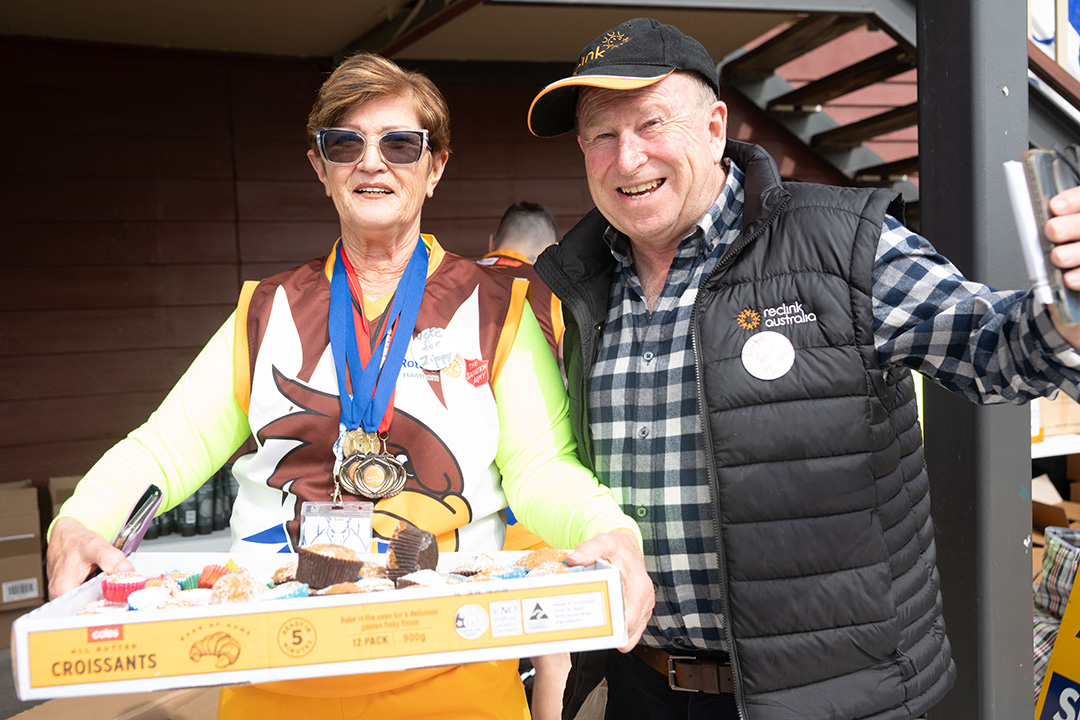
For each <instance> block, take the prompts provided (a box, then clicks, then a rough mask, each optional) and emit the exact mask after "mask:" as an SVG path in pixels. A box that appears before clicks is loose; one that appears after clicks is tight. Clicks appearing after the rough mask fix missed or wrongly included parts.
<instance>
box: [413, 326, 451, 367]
mask: <svg viewBox="0 0 1080 720" xmlns="http://www.w3.org/2000/svg"><path fill="white" fill-rule="evenodd" d="M456 353H457V351H456V350H455V348H454V341H453V340H452V339H451V337H450V333H448V332H446V330H444V329H443V328H427V329H425V330H421V331H420V332H418V333H417V334H416V335H415V336H414V337H413V339H412V343H411V344H410V345H409V354H411V355H412V359H413V360H414V361H415V362H416V364H417V365H419V366H420V367H422V368H424V369H425V370H428V371H430V372H436V371H438V370H442V369H443V368H444V367H446V366H447V365H449V364H450V363H452V362H454V356H455V355H456Z"/></svg>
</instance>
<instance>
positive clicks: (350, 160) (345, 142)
mask: <svg viewBox="0 0 1080 720" xmlns="http://www.w3.org/2000/svg"><path fill="white" fill-rule="evenodd" d="M315 141H316V143H318V145H319V152H320V153H321V154H322V156H323V159H324V160H326V162H328V163H331V164H332V165H354V164H356V163H358V162H360V161H361V160H363V158H364V152H365V151H366V150H367V145H368V143H367V137H366V136H365V135H364V133H362V132H360V131H359V130H346V129H344V128H319V129H318V130H316V131H315ZM375 144H376V145H377V146H378V148H379V156H380V157H381V158H382V159H383V161H384V162H386V163H387V164H389V165H414V164H416V163H417V162H419V161H420V156H421V155H423V153H424V147H425V146H427V144H428V131H427V130H386V131H385V132H381V133H379V135H378V137H376V138H375Z"/></svg>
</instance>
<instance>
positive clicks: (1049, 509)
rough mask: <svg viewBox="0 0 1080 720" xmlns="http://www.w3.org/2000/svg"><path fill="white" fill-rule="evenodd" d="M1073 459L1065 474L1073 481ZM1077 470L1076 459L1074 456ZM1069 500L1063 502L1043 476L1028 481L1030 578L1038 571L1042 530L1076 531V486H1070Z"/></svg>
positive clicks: (1079, 503)
mask: <svg viewBox="0 0 1080 720" xmlns="http://www.w3.org/2000/svg"><path fill="white" fill-rule="evenodd" d="M1073 457H1074V456H1069V474H1068V476H1069V477H1070V478H1072V477H1073V472H1072V471H1073V469H1074V468H1073ZM1075 457H1076V459H1077V460H1076V461H1077V465H1078V468H1077V469H1078V470H1080V456H1075ZM1070 491H1071V494H1070V499H1069V500H1065V499H1064V498H1062V497H1061V493H1059V492H1058V490H1057V488H1056V487H1054V483H1053V482H1051V480H1050V478H1049V477H1048V476H1047V475H1040V476H1039V477H1036V478H1032V479H1031V544H1032V548H1031V563H1032V572H1033V576H1037V575H1038V574H1039V571H1040V570H1042V556H1043V548H1044V547H1045V546H1046V535H1045V533H1046V528H1048V527H1080V482H1078V481H1075V480H1074V481H1072V482H1071V483H1070Z"/></svg>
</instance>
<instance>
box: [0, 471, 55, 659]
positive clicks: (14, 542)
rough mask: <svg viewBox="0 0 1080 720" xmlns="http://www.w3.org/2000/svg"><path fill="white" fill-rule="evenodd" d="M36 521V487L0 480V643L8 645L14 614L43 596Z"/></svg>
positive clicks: (39, 529)
mask: <svg viewBox="0 0 1080 720" xmlns="http://www.w3.org/2000/svg"><path fill="white" fill-rule="evenodd" d="M40 522H41V521H40V518H39V516H38V492H37V488H35V487H33V486H32V485H31V484H30V482H29V481H23V482H15V483H3V484H0V647H4V648H6V647H10V644H11V623H12V622H13V621H14V620H15V618H17V617H19V616H20V615H23V614H25V613H27V612H29V611H30V610H32V609H34V608H36V607H37V606H38V605H40V604H41V602H42V598H43V597H44V591H45V583H44V574H43V572H42V570H43V568H42V557H41V525H40Z"/></svg>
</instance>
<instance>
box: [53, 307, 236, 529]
mask: <svg viewBox="0 0 1080 720" xmlns="http://www.w3.org/2000/svg"><path fill="white" fill-rule="evenodd" d="M235 320H236V316H235V314H234V315H233V316H232V317H230V318H229V319H228V320H226V321H225V324H224V325H222V326H221V327H220V328H219V329H218V331H217V332H216V333H215V334H214V336H213V337H212V338H211V339H210V342H208V343H207V344H206V347H204V348H203V349H202V351H201V352H200V353H199V355H198V357H196V358H195V360H194V361H193V362H192V364H191V366H190V367H189V368H188V369H187V371H186V372H185V373H184V375H183V377H181V378H180V380H179V382H177V383H176V385H175V386H174V387H173V389H172V390H171V391H170V392H169V394H168V395H167V396H166V397H165V399H164V400H163V401H162V403H161V405H160V406H158V408H157V410H155V411H154V412H153V414H152V415H150V418H149V419H148V420H147V421H146V422H145V423H144V424H143V425H142V426H141V427H139V428H137V429H135V430H133V431H132V432H131V433H130V434H129V435H128V436H127V437H126V438H124V439H123V440H121V441H120V442H119V443H117V444H116V445H114V446H113V447H112V448H111V449H109V450H108V451H107V452H106V453H105V454H104V455H103V456H102V457H101V459H100V460H98V461H97V463H95V464H94V466H93V467H92V468H90V470H89V472H87V473H86V475H85V476H84V477H83V478H82V480H80V481H79V484H78V486H77V487H76V488H75V492H74V494H73V495H72V496H71V498H69V499H68V501H67V502H65V503H64V505H63V507H61V508H60V513H59V514H58V516H57V517H58V518H60V517H70V518H74V519H76V520H78V521H79V522H81V523H82V524H83V525H85V526H86V527H88V528H90V529H91V530H94V531H95V532H98V533H100V534H101V535H102V536H104V537H106V538H109V539H112V538H113V537H115V535H116V533H117V532H119V530H120V526H121V525H123V523H124V520H126V519H127V515H128V513H129V512H130V510H131V507H132V505H133V504H134V503H135V501H136V500H137V499H138V498H139V495H140V494H141V493H142V492H143V490H145V489H146V486H147V485H148V484H151V483H152V484H154V485H157V486H158V487H160V488H161V490H162V493H163V495H164V497H163V499H162V504H161V509H160V510H159V512H164V511H165V510H167V509H169V508H171V507H174V506H176V505H179V504H180V502H181V501H182V500H184V499H185V498H186V497H188V496H189V495H191V494H192V493H193V492H195V490H197V489H198V488H199V486H200V485H202V484H203V483H204V482H205V481H206V480H207V478H209V477H210V476H211V475H212V474H213V473H214V472H216V471H217V469H218V468H220V467H221V466H222V465H223V464H224V463H225V462H226V461H228V459H229V458H230V457H231V456H232V454H233V453H234V452H236V449H237V448H239V447H240V446H241V445H242V444H243V442H244V440H245V439H246V438H247V437H248V435H249V434H250V428H249V427H248V422H247V416H246V415H245V414H244V411H243V410H242V409H241V408H240V406H239V405H238V404H237V402H236V399H235V398H234V397H233V347H232V346H233V325H234V323H235ZM53 522H55V520H54V521H53ZM50 532H51V527H50Z"/></svg>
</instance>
